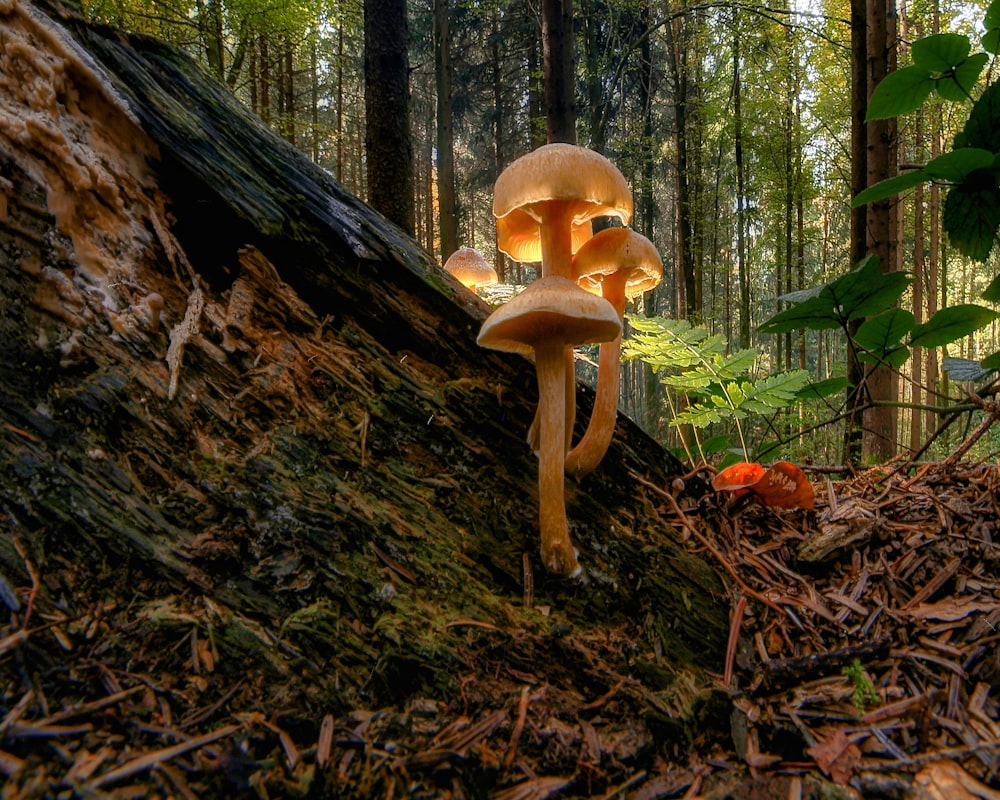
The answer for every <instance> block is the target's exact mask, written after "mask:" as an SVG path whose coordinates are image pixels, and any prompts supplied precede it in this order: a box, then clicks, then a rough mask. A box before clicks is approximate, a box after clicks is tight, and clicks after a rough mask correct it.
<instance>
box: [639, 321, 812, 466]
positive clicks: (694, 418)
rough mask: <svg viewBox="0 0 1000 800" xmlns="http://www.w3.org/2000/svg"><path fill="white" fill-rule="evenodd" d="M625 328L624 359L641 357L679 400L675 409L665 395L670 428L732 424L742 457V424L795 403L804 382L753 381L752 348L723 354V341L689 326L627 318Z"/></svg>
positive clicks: (787, 377)
mask: <svg viewBox="0 0 1000 800" xmlns="http://www.w3.org/2000/svg"><path fill="white" fill-rule="evenodd" d="M629 325H630V328H631V331H632V333H631V336H630V337H629V338H628V339H627V340H626V342H625V345H624V351H623V355H624V358H627V359H635V358H640V359H642V360H643V361H645V362H646V363H647V364H649V365H650V366H651V367H652V368H653V371H654V372H655V373H657V374H658V375H659V380H660V383H661V384H663V385H664V386H666V387H668V388H669V389H672V390H674V391H675V392H678V393H680V395H682V396H683V397H684V398H685V402H684V404H683V407H682V408H678V407H677V406H676V405H675V404H674V401H673V398H672V396H671V393H670V392H667V400H668V403H669V404H670V407H671V412H672V419H671V421H670V424H671V425H673V426H681V425H690V426H692V427H694V428H705V427H707V426H708V425H711V424H713V423H719V422H725V421H732V422H733V424H734V425H735V427H736V431H737V434H738V436H739V439H740V446H741V448H742V450H743V454H744V457H745V458H747V459H749V452H750V448H749V447H748V445H747V440H746V435H745V433H744V430H743V425H742V420H744V419H746V418H747V417H749V416H751V415H766V414H771V413H774V412H776V411H779V410H781V409H783V408H787V407H788V406H790V405H792V404H793V403H795V402H796V401H797V400H798V393H799V391H800V390H801V389H802V388H803V387H804V386H805V385H806V384H807V383H808V380H809V374H808V372H806V371H805V370H792V371H789V372H781V373H778V374H775V375H769V376H766V377H764V378H759V379H754V378H753V377H752V376H751V373H752V372H753V371H754V370H755V369H756V367H757V363H758V360H759V358H760V353H759V352H758V351H757V350H755V349H746V350H737V351H736V352H734V353H729V354H727V353H726V346H727V345H726V339H725V337H723V336H721V335H720V334H710V333H709V332H708V331H707V330H706V329H705V328H695V327H693V326H692V325H691V323H690V322H688V321H687V320H676V319H665V318H662V317H653V318H649V317H642V316H634V315H630V316H629ZM702 454H703V455H704V451H703V453H702ZM688 455H689V456H690V453H689V454H688Z"/></svg>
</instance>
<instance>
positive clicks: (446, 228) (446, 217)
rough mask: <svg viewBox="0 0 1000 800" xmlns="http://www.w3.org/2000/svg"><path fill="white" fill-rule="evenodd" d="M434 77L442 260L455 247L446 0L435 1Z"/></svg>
mask: <svg viewBox="0 0 1000 800" xmlns="http://www.w3.org/2000/svg"><path fill="white" fill-rule="evenodd" d="M434 33H435V37H434V38H435V45H436V47H435V50H436V54H437V58H436V59H435V66H436V69H435V78H436V82H437V195H438V197H437V199H438V220H439V221H438V229H439V231H440V233H441V263H442V264H443V263H444V262H445V261H447V260H448V256H450V255H451V254H452V253H454V252H455V251H456V250H457V249H458V217H457V214H456V202H455V151H454V144H453V142H454V123H453V115H452V97H451V95H452V67H451V35H450V32H449V29H448V0H434Z"/></svg>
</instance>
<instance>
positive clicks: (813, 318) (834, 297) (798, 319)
mask: <svg viewBox="0 0 1000 800" xmlns="http://www.w3.org/2000/svg"><path fill="white" fill-rule="evenodd" d="M911 280H912V278H911V277H910V276H909V275H908V274H907V273H905V272H887V273H884V274H883V272H882V270H881V268H880V266H879V260H878V258H877V257H876V256H867V257H865V258H863V259H862V260H861V261H860V262H859V263H858V266H857V267H855V268H854V269H853V270H851V271H850V272H848V273H846V274H844V275H841V276H840V277H838V278H835V279H833V280H832V281H828V282H827V283H826V284H824V285H823V286H822V287H821V291H820V292H819V294H817V295H815V296H813V297H810V298H809V299H808V300H805V301H804V302H802V303H798V304H796V305H794V306H792V307H791V308H788V309H785V310H784V311H780V312H778V313H777V314H775V315H774V316H772V317H771V318H770V319H767V320H765V321H764V322H763V323H762V324H761V325H760V326H759V327H758V330H759V331H760V332H761V333H787V332H788V331H794V330H799V329H801V328H808V329H809V330H824V329H828V328H837V327H841V326H843V325H844V324H846V323H847V322H848V321H849V320H852V319H860V318H861V317H866V316H868V315H869V314H877V313H878V312H880V311H885V310H886V309H887V308H891V307H892V305H893V304H894V303H895V302H896V301H897V300H898V299H899V298H900V296H901V295H902V294H903V292H905V291H906V287H907V286H908V285H909V284H910V282H911Z"/></svg>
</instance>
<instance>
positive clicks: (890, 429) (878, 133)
mask: <svg viewBox="0 0 1000 800" xmlns="http://www.w3.org/2000/svg"><path fill="white" fill-rule="evenodd" d="M868 12H869V13H868V73H867V74H868V96H869V98H870V97H871V92H872V91H873V90H874V88H875V86H877V85H878V83H879V82H880V81H881V80H882V79H883V78H884V77H885V76H886V75H887V74H888V73H889V72H891V71H892V69H893V67H894V62H895V47H896V14H895V5H894V3H893V0H868ZM895 128H896V126H895V124H894V123H893V121H892V120H874V121H872V122H869V123H868V162H867V166H868V185H869V186H870V185H873V184H875V183H878V182H879V181H882V180H885V179H886V178H891V177H892V176H893V175H894V174H895V173H896V168H895V163H896V144H895V137H896V129H895ZM897 209H898V201H897V200H896V199H895V198H890V199H888V200H882V201H878V202H875V203H871V204H869V205H868V215H867V230H868V249H869V251H870V252H872V253H874V254H876V255H878V257H879V259H880V261H881V264H882V270H883V271H885V272H888V271H891V270H893V269H895V268H896V247H897V241H896V239H897V234H898V230H897V228H898V226H897V223H896V213H897ZM893 375H894V373H893V371H892V370H891V369H890V368H888V367H884V366H883V367H876V368H874V369H872V370H871V371H870V372H869V374H868V376H867V379H866V383H867V386H868V393H869V396H870V397H871V399H872V400H873V401H875V402H880V403H887V402H888V401H891V400H894V399H895V393H894V391H893V389H894V381H893ZM864 423H865V435H864V450H865V453H866V454H867V455H868V456H870V457H871V458H872V459H873V460H875V461H881V462H884V461H887V460H889V459H890V458H892V457H893V456H894V455H895V454H896V442H897V436H898V431H897V427H898V418H897V412H896V409H895V408H894V407H892V406H890V405H880V406H876V407H874V408H871V409H869V410H868V411H867V412H866V413H865V419H864Z"/></svg>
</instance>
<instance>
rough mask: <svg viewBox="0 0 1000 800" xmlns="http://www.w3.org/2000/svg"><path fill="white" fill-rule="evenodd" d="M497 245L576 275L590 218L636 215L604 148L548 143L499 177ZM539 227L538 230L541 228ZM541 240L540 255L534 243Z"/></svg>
mask: <svg viewBox="0 0 1000 800" xmlns="http://www.w3.org/2000/svg"><path fill="white" fill-rule="evenodd" d="M493 216H495V217H496V218H497V247H499V248H500V249H501V250H503V251H504V252H505V253H507V254H508V255H510V256H511V258H514V259H517V260H519V261H537V260H541V262H542V276H545V275H559V276H561V277H563V278H568V277H570V273H571V269H572V257H573V252H574V230H577V229H582V230H579V231H578V232H577V234H576V241H577V244H576V246H577V247H579V246H581V245H582V241H581V237H582V240H586V239H587V238H589V236H590V225H589V224H588V223H589V222H590V220H592V219H594V218H595V217H607V216H610V217H616V218H618V219H620V220H621V221H622V224H625V225H627V224H628V223H629V221H630V220H631V219H632V193H631V192H630V191H629V188H628V183H626V181H625V178H624V176H623V175H622V174H621V172H619V171H618V169H617V168H616V167H615V166H614V165H613V164H612V163H611V162H610V161H608V160H607V159H606V158H605V157H604V156H602V155H601V154H600V153H595V152H594V151H593V150H587V149H586V148H584V147H577V146H576V145H572V144H560V143H555V144H547V145H543V146H542V147H539V148H538V149H537V150H533V151H531V152H530V153H528V154H527V155H524V156H521V158H519V159H517V160H516V161H514V162H513V163H512V164H511V165H510V166H508V167H507V169H505V170H504V171H503V172H502V173H501V174H500V177H499V178H497V182H496V185H495V186H494V195H493ZM536 230H537V233H536V232H535V231H536ZM536 240H537V241H538V251H537V254H538V255H537V258H534V257H530V258H529V257H528V256H531V255H533V254H534V253H535V250H534V249H533V248H534V244H533V243H534V242H535V241H536Z"/></svg>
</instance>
